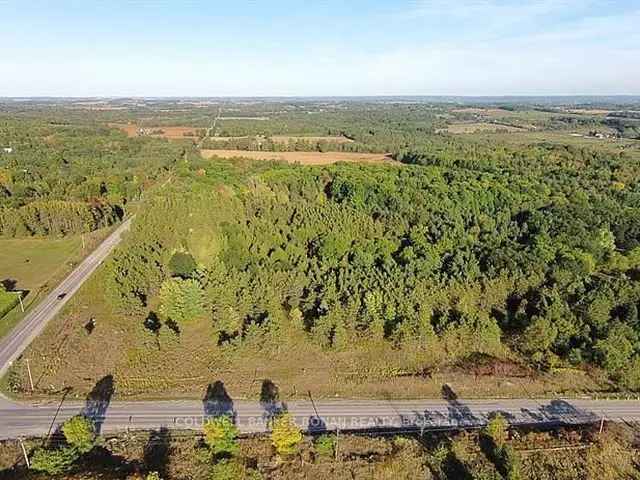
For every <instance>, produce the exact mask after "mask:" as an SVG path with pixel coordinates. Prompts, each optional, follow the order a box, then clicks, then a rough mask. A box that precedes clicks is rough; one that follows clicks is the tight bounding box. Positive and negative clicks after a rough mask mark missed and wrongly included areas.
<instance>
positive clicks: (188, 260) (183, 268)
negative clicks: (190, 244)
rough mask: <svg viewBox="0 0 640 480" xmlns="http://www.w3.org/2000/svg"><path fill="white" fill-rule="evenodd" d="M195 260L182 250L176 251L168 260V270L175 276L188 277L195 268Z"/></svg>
mask: <svg viewBox="0 0 640 480" xmlns="http://www.w3.org/2000/svg"><path fill="white" fill-rule="evenodd" d="M196 267H197V265H196V261H195V260H194V259H193V257H192V256H191V255H190V254H188V253H184V252H176V253H174V254H173V256H172V257H171V260H170V261H169V270H170V271H171V273H172V274H173V275H174V276H175V277H181V278H189V277H191V275H192V274H193V272H194V270H195V269H196Z"/></svg>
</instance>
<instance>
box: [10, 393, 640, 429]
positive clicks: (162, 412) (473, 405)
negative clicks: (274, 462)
mask: <svg viewBox="0 0 640 480" xmlns="http://www.w3.org/2000/svg"><path fill="white" fill-rule="evenodd" d="M282 410H287V411H288V412H289V413H290V414H291V415H292V416H293V418H294V420H295V421H296V423H297V424H298V425H299V426H300V428H303V429H305V430H311V431H315V432H320V431H325V430H326V431H334V430H336V429H339V430H342V431H355V430H364V429H366V430H382V431H400V430H422V431H427V430H438V429H451V428H477V427H481V426H483V425H485V424H486V423H487V421H488V419H489V418H491V416H492V415H495V414H497V413H500V414H501V415H503V416H504V417H505V418H506V419H507V420H508V421H509V422H510V423H511V424H513V425H534V424H536V425H540V426H543V425H576V424H586V423H599V422H600V421H601V420H602V419H605V420H607V421H640V408H639V405H638V402H637V401H631V400H612V401H606V400H603V401H596V400H544V401H535V400H530V399H511V400H468V401H462V400H459V401H446V400H397V401H386V400H319V401H315V402H311V401H291V402H287V403H282V402H272V403H270V402H266V403H265V402H257V401H235V402H234V401H224V402H215V401H209V402H202V401H195V400H194V401H145V402H113V403H111V404H110V403H109V402H108V401H105V402H100V401H95V402H94V401H87V402H86V403H78V402H71V403H63V404H62V406H60V408H59V405H58V404H53V403H52V404H50V405H45V406H39V407H37V408H34V407H28V406H21V405H12V406H6V408H4V409H3V407H2V406H0V438H15V437H19V436H29V435H44V434H46V433H47V432H48V431H49V429H50V427H51V426H52V425H58V424H60V423H61V422H63V421H64V420H66V419H67V418H69V417H71V416H73V415H76V414H78V413H83V414H85V415H87V416H89V417H90V418H92V419H93V420H94V422H95V423H96V425H98V426H99V428H100V431H101V432H102V433H108V432H117V431H126V430H158V429H161V428H168V429H174V430H201V429H202V423H203V421H204V419H205V418H207V417H209V416H215V415H219V414H227V415H230V416H232V417H233V418H234V420H235V422H236V424H237V425H238V427H239V429H240V431H241V432H243V433H256V432H264V431H267V430H268V421H269V418H270V417H271V416H272V415H273V414H274V413H277V412H279V411H282Z"/></svg>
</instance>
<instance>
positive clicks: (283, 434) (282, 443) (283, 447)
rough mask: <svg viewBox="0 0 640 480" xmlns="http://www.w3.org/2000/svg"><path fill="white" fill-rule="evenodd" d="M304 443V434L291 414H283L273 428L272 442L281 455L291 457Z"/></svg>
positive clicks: (276, 419)
mask: <svg viewBox="0 0 640 480" xmlns="http://www.w3.org/2000/svg"><path fill="white" fill-rule="evenodd" d="M301 441H302V432H301V430H300V428H298V426H297V425H296V424H295V422H294V421H293V417H292V416H291V414H289V413H286V412H285V413H282V414H280V415H278V416H277V417H276V418H275V419H274V420H273V424H272V427H271V442H272V443H273V446H274V447H275V448H276V452H278V454H279V455H291V454H293V453H295V452H296V450H297V447H298V445H299V444H300V442H301Z"/></svg>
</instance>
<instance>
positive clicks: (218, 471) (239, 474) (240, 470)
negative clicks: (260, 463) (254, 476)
mask: <svg viewBox="0 0 640 480" xmlns="http://www.w3.org/2000/svg"><path fill="white" fill-rule="evenodd" d="M244 478H245V474H244V467H243V466H242V465H241V464H240V463H238V462H237V461H235V460H228V459H224V460H220V461H219V462H218V463H216V464H214V465H213V467H212V468H211V475H210V476H209V479H210V480H242V479H244Z"/></svg>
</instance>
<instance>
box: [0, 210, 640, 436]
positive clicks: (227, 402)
mask: <svg viewBox="0 0 640 480" xmlns="http://www.w3.org/2000/svg"><path fill="white" fill-rule="evenodd" d="M129 226H130V220H128V221H126V222H124V223H123V224H122V225H121V226H120V227H118V229H117V230H116V231H115V232H114V233H113V234H111V235H110V236H109V237H108V238H107V239H106V240H105V241H104V242H103V243H102V244H101V245H100V246H99V247H98V248H97V249H96V250H95V251H94V252H93V253H92V254H91V255H89V256H88V257H87V258H86V259H85V260H84V261H83V262H82V263H81V264H80V265H79V266H78V267H77V268H76V269H75V270H74V271H73V272H72V273H71V274H70V275H69V276H68V277H67V278H66V279H65V280H64V281H63V282H62V283H61V284H60V285H59V286H58V287H57V288H55V289H54V290H53V291H52V292H51V293H50V294H49V295H48V296H47V297H46V298H45V299H44V300H43V301H42V302H41V303H40V304H39V305H38V306H37V307H36V308H34V309H33V310H32V311H31V312H30V313H29V314H28V315H27V316H26V317H25V318H24V320H23V321H22V322H21V323H20V324H19V325H18V326H17V327H16V328H15V329H14V330H13V331H12V332H11V333H10V335H9V336H8V337H7V338H5V339H4V340H3V341H2V342H1V343H0V374H2V373H4V372H6V369H7V368H8V367H9V365H10V364H11V362H12V361H14V360H15V359H16V358H17V357H18V356H19V355H20V354H21V353H22V352H23V351H24V349H25V348H26V347H27V346H28V345H29V343H30V342H31V341H32V340H33V339H34V338H35V337H36V336H37V335H38V334H39V333H40V332H41V331H42V329H43V328H44V327H45V325H46V323H47V322H48V321H49V320H51V319H52V318H53V317H54V316H55V315H56V313H58V312H59V311H60V309H61V308H62V307H63V306H64V304H65V303H66V302H67V301H68V300H69V298H70V297H71V296H72V295H73V294H74V293H75V292H76V291H77V290H78V288H80V286H81V285H82V283H83V282H84V281H85V280H86V279H87V278H88V277H89V276H90V275H91V273H92V272H93V271H94V270H95V269H96V268H97V267H98V265H99V264H100V263H101V262H102V260H104V259H105V258H106V257H107V255H108V254H109V252H111V250H112V249H113V248H114V247H115V246H116V245H117V244H118V243H119V241H120V238H121V235H122V233H123V232H124V231H126V230H127V229H128V228H129ZM61 294H65V296H64V298H58V297H59V296H60V295H61ZM102 386H103V387H104V388H101V389H97V390H96V391H95V392H94V394H93V395H90V398H89V399H88V400H87V401H86V402H83V403H78V402H65V401H63V400H61V401H59V402H58V403H48V404H40V405H33V404H27V403H17V402H12V401H9V400H7V399H4V398H2V397H1V396H0V439H4V438H14V437H18V436H29V435H43V434H47V433H48V432H49V431H50V430H51V431H55V429H56V427H57V426H58V425H59V424H60V423H62V422H63V421H64V420H65V419H67V418H69V417H71V416H73V415H76V414H78V413H83V414H85V415H87V416H89V417H90V418H92V419H93V420H94V422H95V423H96V425H97V426H98V427H99V428H100V430H101V431H102V432H115V431H122V430H126V429H146V430H150V429H160V428H163V427H166V428H170V429H175V430H176V431H177V430H192V429H196V430H199V429H200V428H201V425H202V422H203V420H204V419H205V418H206V417H208V416H214V415H219V414H229V415H232V416H233V417H234V418H235V421H236V423H237V424H238V426H239V428H240V430H241V431H242V432H245V433H252V432H262V431H265V430H266V429H267V423H268V419H269V418H270V416H272V415H274V414H276V413H277V412H279V411H282V410H287V411H289V412H290V413H291V414H292V415H293V416H294V418H295V420H296V422H297V423H298V424H299V425H300V427H302V428H304V429H308V430H311V431H322V430H325V429H326V430H335V429H336V428H339V429H341V430H358V429H380V430H391V429H402V428H407V429H437V428H451V427H480V426H482V425H484V424H485V423H486V422H487V419H488V418H489V417H490V416H491V415H492V414H493V413H496V412H501V413H502V414H503V415H504V416H505V417H506V418H507V419H508V420H509V421H510V422H511V423H512V424H554V425H557V424H582V423H592V422H599V421H600V419H602V418H606V419H607V420H612V421H640V402H639V401H637V400H628V401H624V400H617V401H599V400H544V401H535V400H530V399H520V400H470V401H463V400H450V401H447V400H420V401H418V400H416V401H387V400H360V401H356V400H322V401H316V402H312V401H294V402H289V403H288V404H284V403H282V402H277V401H272V402H251V401H235V402H234V401H232V400H231V398H230V397H229V395H228V394H227V393H226V392H218V394H220V393H222V395H214V396H210V397H209V398H210V400H208V401H146V402H120V401H115V402H111V401H110V400H111V399H110V396H111V394H112V393H113V389H112V386H111V385H110V384H109V383H108V382H107V383H103V385H102ZM96 392H97V393H96ZM216 399H217V400H216Z"/></svg>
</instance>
